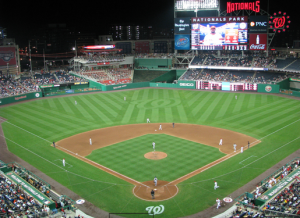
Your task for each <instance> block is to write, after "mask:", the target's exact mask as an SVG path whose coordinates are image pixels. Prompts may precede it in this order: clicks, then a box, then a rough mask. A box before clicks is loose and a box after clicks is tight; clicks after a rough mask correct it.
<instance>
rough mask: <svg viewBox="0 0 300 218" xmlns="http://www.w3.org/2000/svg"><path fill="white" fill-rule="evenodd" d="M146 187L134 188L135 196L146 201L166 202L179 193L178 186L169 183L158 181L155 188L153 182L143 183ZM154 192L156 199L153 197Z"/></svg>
mask: <svg viewBox="0 0 300 218" xmlns="http://www.w3.org/2000/svg"><path fill="white" fill-rule="evenodd" d="M143 184H144V185H138V186H135V187H134V188H133V194H134V195H135V196H136V197H138V198H140V199H142V200H145V201H164V200H168V199H170V198H172V197H174V196H175V195H176V194H177V193H178V188H177V186H176V185H168V184H169V182H168V181H162V180H158V181H157V186H154V182H153V180H151V181H146V182H143ZM152 189H153V190H154V193H155V194H154V197H155V198H154V199H152V196H151V190H152Z"/></svg>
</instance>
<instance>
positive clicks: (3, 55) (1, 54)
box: [0, 47, 17, 66]
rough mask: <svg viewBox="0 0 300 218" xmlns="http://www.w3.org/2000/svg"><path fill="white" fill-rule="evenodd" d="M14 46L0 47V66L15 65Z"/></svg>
mask: <svg viewBox="0 0 300 218" xmlns="http://www.w3.org/2000/svg"><path fill="white" fill-rule="evenodd" d="M16 63H17V61H16V48H15V47H0V66H7V64H9V65H16Z"/></svg>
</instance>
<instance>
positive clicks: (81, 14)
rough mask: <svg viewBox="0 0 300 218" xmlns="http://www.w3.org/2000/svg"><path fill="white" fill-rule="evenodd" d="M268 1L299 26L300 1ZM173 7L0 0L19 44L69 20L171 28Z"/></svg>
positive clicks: (100, 29)
mask: <svg viewBox="0 0 300 218" xmlns="http://www.w3.org/2000/svg"><path fill="white" fill-rule="evenodd" d="M243 1H245V2H252V1H255V0H232V2H243ZM226 2H227V1H225V0H221V12H222V11H224V10H226ZM269 2H270V4H269V12H270V14H273V12H278V11H280V10H281V11H282V12H287V13H288V15H290V16H291V20H292V23H291V25H290V26H291V28H297V26H296V23H297V20H298V19H297V17H296V16H297V14H296V13H299V12H298V11H299V9H297V8H298V6H296V3H298V1H295V0H285V1H279V0H269ZM100 3H101V4H100ZM267 3H268V0H261V9H263V10H265V11H267V10H268V7H267ZM173 8H174V1H173V0H152V1H134V0H127V1H101V0H100V1H34V3H32V2H31V1H15V2H12V1H5V2H1V13H0V18H1V19H0V26H1V27H4V28H7V31H8V37H9V38H16V42H17V43H18V42H19V41H20V40H21V39H25V38H27V37H29V36H30V33H31V32H32V30H34V29H37V28H40V27H43V26H47V24H50V23H66V24H67V27H69V28H76V30H78V31H82V32H94V33H96V34H97V35H99V34H108V28H109V27H110V26H111V25H112V24H121V25H122V24H124V25H129V24H132V25H151V26H153V27H166V28H172V27H173V17H174V9H173ZM192 13H193V12H192ZM193 14H195V13H193ZM193 16H194V15H193ZM198 16H199V13H198ZM26 40H28V39H26Z"/></svg>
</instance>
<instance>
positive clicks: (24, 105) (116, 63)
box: [0, 0, 300, 218]
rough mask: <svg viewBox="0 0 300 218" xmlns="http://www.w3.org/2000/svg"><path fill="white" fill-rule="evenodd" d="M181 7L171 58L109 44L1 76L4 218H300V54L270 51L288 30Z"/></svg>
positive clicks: (215, 4)
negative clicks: (49, 66) (54, 65)
mask: <svg viewBox="0 0 300 218" xmlns="http://www.w3.org/2000/svg"><path fill="white" fill-rule="evenodd" d="M184 2H185V1H179V0H178V1H177V0H175V1H174V8H175V16H174V23H175V37H174V40H173V41H172V44H173V47H174V52H172V53H171V52H167V53H159V52H158V53H134V51H133V50H131V51H130V52H129V53H126V54H124V53H122V52H124V47H122V46H123V45H124V43H123V44H122V43H119V44H118V43H117V42H116V43H115V44H114V45H110V46H107V45H103V46H101V47H98V46H90V47H89V48H83V49H82V50H81V51H80V52H81V55H78V56H75V57H73V58H71V59H70V60H69V65H68V66H67V67H66V69H65V70H62V69H60V70H52V71H47V70H46V69H44V70H43V71H39V72H35V73H34V74H29V75H25V74H18V75H17V76H15V77H12V76H11V77H5V75H4V74H1V98H0V117H1V119H0V120H1V132H0V134H1V137H0V149H1V152H0V182H1V183H0V184H1V185H0V194H1V204H0V209H1V210H0V217H17V216H19V217H61V216H65V217H75V216H76V217H112V218H114V217H133V218H138V217H167V218H173V217H191V218H192V217H220V218H221V217H299V214H300V199H299V197H298V193H299V192H298V189H299V191H300V183H299V182H300V178H299V177H298V176H299V175H300V168H298V166H299V164H300V163H299V160H300V150H299V144H300V132H299V129H300V101H299V100H300V74H299V72H300V68H299V66H300V64H299V63H300V60H299V58H297V56H295V54H298V52H300V50H297V49H294V50H293V52H292V53H291V52H290V51H289V50H286V49H283V50H280V49H278V50H276V51H274V50H271V48H270V43H271V41H272V39H273V38H274V37H276V36H275V33H276V34H279V33H278V32H280V30H281V31H283V29H285V28H288V27H287V26H284V25H282V26H278V25H277V26H276V25H275V23H276V22H277V21H276V16H275V15H271V14H270V13H267V12H265V11H263V12H261V15H255V16H253V15H252V14H251V11H255V10H259V9H258V8H257V7H256V6H257V3H259V2H260V1H256V2H253V3H249V4H248V3H247V10H246V9H244V7H246V5H245V4H246V3H241V4H243V5H240V6H237V5H235V6H232V7H231V6H230V4H228V8H227V10H229V11H230V12H232V10H236V11H238V10H239V11H243V10H246V12H247V13H248V14H247V16H245V15H244V14H243V16H239V15H237V16H231V14H229V13H228V14H227V13H226V12H223V13H219V14H218V16H216V17H214V18H212V17H208V18H205V17H204V18H203V17H198V16H197V12H196V16H195V17H180V16H181V15H180V13H181V12H186V11H192V12H193V13H195V12H194V10H195V8H194V7H196V6H197V10H198V12H199V11H201V10H207V9H208V8H209V9H210V10H216V11H220V6H219V1H217V0H211V1H201V0H198V1H193V2H198V3H199V4H197V5H196V4H195V5H196V6H195V5H194V4H185V3H184ZM261 11H262V9H261ZM255 12H256V13H258V12H259V11H255ZM281 13H282V16H286V13H285V12H280V14H281ZM266 14H267V15H266ZM274 16H275V17H274ZM280 16H281V15H280ZM235 17H236V18H235ZM271 17H272V18H271ZM212 19H215V20H214V21H213V22H212ZM180 20H182V21H180ZM199 20H200V21H199ZM287 20H288V18H287ZM269 21H270V22H269ZM264 22H265V23H267V27H265V26H264V25H263V26H259V25H261V24H262V23H264ZM272 23H274V25H275V26H276V28H275V26H274V27H271V24H272ZM176 24H178V26H177V28H178V32H176ZM182 24H188V25H182ZM256 24H257V25H258V26H259V27H256V26H255V25H256ZM226 26H230V29H226V28H227V27H226ZM181 28H187V30H184V31H185V32H184V33H183V34H182V33H181V32H179V31H183V30H182V29H181ZM197 28H198V29H197ZM274 28H275V29H276V31H274V30H273V29H274ZM215 29H216V30H215ZM223 30H224V34H225V35H223ZM214 31H217V32H218V35H219V36H221V37H224V41H223V42H220V41H222V40H220V39H218V40H217V42H216V43H215V42H211V41H212V40H214V35H215V33H214ZM230 31H231V33H228V32H230ZM233 32H234V33H237V35H236V36H237V37H240V38H239V39H238V41H237V42H236V43H235V42H234V40H235V39H234V37H231V36H232V33H233ZM274 32H275V33H274ZM271 33H272V34H271ZM205 34H207V35H209V34H211V36H210V37H206V36H205ZM227 34H228V35H227ZM245 34H246V36H245ZM219 36H218V37H219ZM227 36H230V37H227ZM269 38H270V40H269ZM227 39H228V40H229V41H231V42H228V41H226V40H227ZM245 40H246V41H245ZM207 41H210V43H208V42H207ZM131 43H132V45H131V48H133V44H134V42H131ZM161 43H162V42H160V44H161ZM146 44H147V43H146ZM152 44H153V43H152ZM155 44H157V43H155V42H154V46H155ZM166 44H168V42H166ZM148 45H149V46H150V45H151V43H148ZM134 46H135V51H136V50H138V49H137V48H138V46H139V45H138V43H136V44H134ZM157 46H161V45H157ZM0 48H1V47H0ZM125 50H126V49H125ZM154 50H156V49H155V48H154ZM3 51H6V50H3ZM91 54H92V55H91ZM104 54H105V55H104ZM107 54H108V55H107ZM18 55H19V54H18ZM18 55H16V54H15V59H17V56H18ZM10 65H11V64H10ZM153 143H154V145H153ZM154 178H157V182H155V180H154ZM8 193H9V194H8ZM24 198H25V199H24ZM286 199H289V201H287V200H286ZM25 201H26V202H27V203H26V202H25ZM24 202H25V203H24ZM24 204H25V205H24ZM4 205H5V206H4ZM44 208H47V209H44Z"/></svg>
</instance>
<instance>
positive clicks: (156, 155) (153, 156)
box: [144, 151, 168, 160]
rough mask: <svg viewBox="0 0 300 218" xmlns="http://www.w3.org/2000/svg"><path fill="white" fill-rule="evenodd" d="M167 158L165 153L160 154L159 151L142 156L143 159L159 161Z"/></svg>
mask: <svg viewBox="0 0 300 218" xmlns="http://www.w3.org/2000/svg"><path fill="white" fill-rule="evenodd" d="M167 156H168V155H167V154H166V153H165V152H161V151H152V152H148V153H146V154H145V155H144V157H145V158H147V159H151V160H160V159H164V158H166V157H167Z"/></svg>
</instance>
